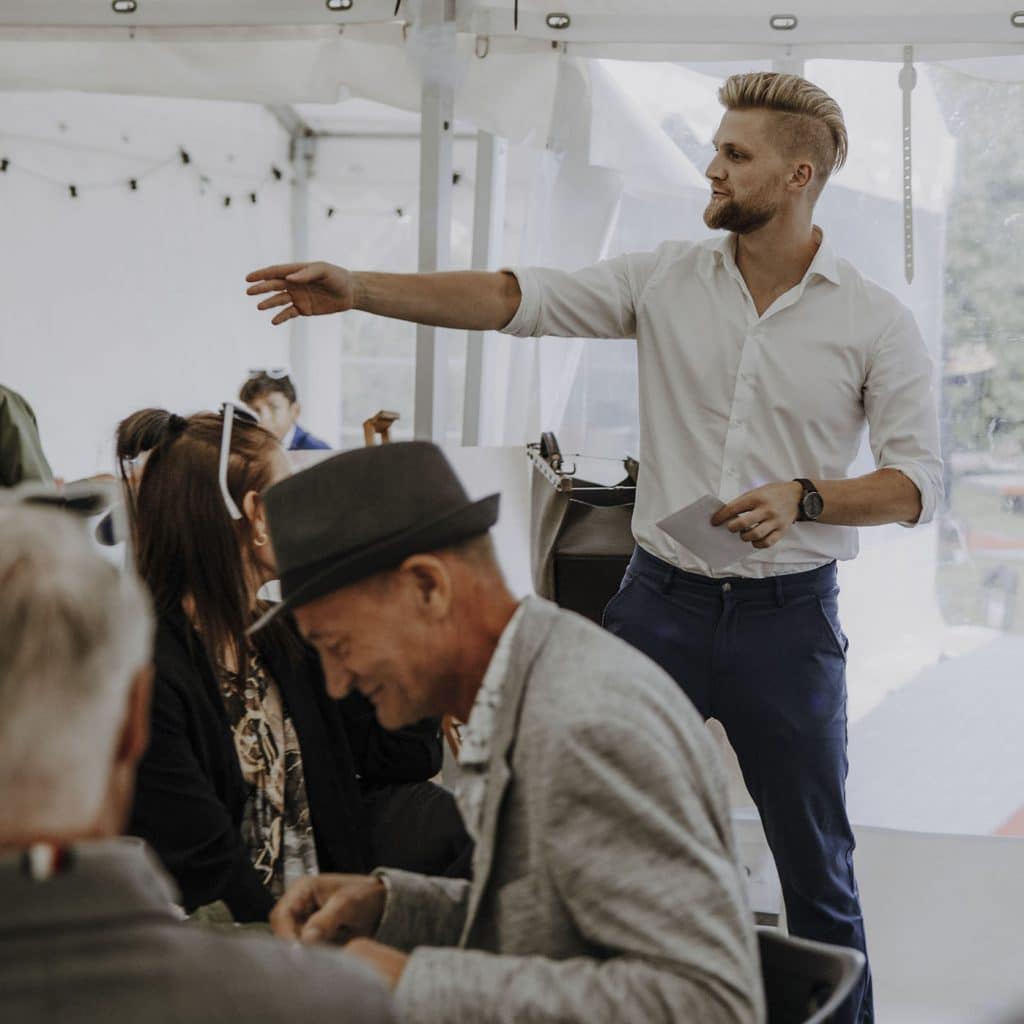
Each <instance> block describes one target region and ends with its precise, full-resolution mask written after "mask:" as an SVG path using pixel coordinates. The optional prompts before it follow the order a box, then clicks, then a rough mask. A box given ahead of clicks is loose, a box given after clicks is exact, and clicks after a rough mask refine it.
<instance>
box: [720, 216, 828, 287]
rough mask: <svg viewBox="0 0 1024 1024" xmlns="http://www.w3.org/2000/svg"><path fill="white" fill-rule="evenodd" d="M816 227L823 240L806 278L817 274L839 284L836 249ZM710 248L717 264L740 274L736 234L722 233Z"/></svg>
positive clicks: (816, 226) (815, 226)
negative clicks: (737, 261) (737, 264)
mask: <svg viewBox="0 0 1024 1024" xmlns="http://www.w3.org/2000/svg"><path fill="white" fill-rule="evenodd" d="M814 229H815V230H816V231H817V232H818V234H819V236H820V237H821V242H820V243H819V244H818V251H817V252H816V253H815V254H814V259H813V260H811V265H810V266H809V267H808V268H807V273H806V274H805V275H804V280H805V281H807V280H809V279H810V278H811V276H812V275H817V276H818V277H823V278H825V280H826V281H831V282H832V284H839V283H840V282H839V261H838V260H837V258H836V254H835V250H834V249H833V248H832V246H831V245H830V244H829V242H828V239H827V238H826V237H825V232H824V231H823V230H822V229H821V228H820V227H818V225H817V224H815V225H814ZM710 248H711V253H712V256H713V259H714V264H715V265H717V266H724V267H726V268H727V269H729V270H730V271H732V272H735V273H736V274H739V268H738V267H737V266H736V235H734V234H733V233H732V232H731V231H730V232H728V233H727V234H725V235H722V237H721V238H716V239H713V240H712V242H711V246H710Z"/></svg>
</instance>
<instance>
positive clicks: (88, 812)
mask: <svg viewBox="0 0 1024 1024" xmlns="http://www.w3.org/2000/svg"><path fill="white" fill-rule="evenodd" d="M152 638H153V617H152V613H151V611H150V602H149V598H148V596H147V594H146V593H145V591H144V589H143V587H142V584H141V583H140V582H139V580H138V578H137V577H136V576H135V575H134V573H128V572H121V571H120V570H118V569H117V568H116V567H115V566H113V565H112V564H110V563H109V562H107V561H105V560H104V559H103V558H102V557H101V556H100V555H99V553H98V552H97V551H96V550H95V548H94V547H93V545H92V543H91V542H90V540H89V537H88V535H87V533H86V529H85V526H84V525H83V524H82V523H81V522H80V521H78V520H76V519H75V518H73V517H72V516H71V515H69V514H67V513H65V512H57V511H53V510H47V509H40V508H30V507H18V508H12V509H0V709H2V710H0V833H2V832H4V831H11V830H15V831H16V832H17V833H19V834H24V833H26V832H29V833H31V832H32V831H35V832H38V833H39V834H57V835H59V834H62V833H65V834H66V833H71V832H74V831H76V830H81V829H88V828H89V827H91V826H92V825H93V823H94V822H95V820H96V818H97V816H98V814H99V813H100V810H101V808H102V804H103V800H104V797H105V795H106V790H107V784H108V780H109V772H110V768H111V766H112V763H113V757H114V747H115V744H116V742H117V740H118V737H119V735H120V730H121V727H122V725H123V724H124V722H125V719H126V714H127V699H128V694H129V691H130V687H131V681H132V679H133V678H134V677H135V675H136V674H137V673H138V671H139V670H140V669H141V668H143V667H144V666H146V665H147V664H148V663H149V661H150V656H151V650H152Z"/></svg>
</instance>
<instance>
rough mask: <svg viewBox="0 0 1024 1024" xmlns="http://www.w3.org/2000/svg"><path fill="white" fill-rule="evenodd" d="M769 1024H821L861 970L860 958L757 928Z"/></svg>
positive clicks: (857, 954)
mask: <svg viewBox="0 0 1024 1024" xmlns="http://www.w3.org/2000/svg"><path fill="white" fill-rule="evenodd" d="M757 938H758V945H759V946H760V951H761V976H762V978H763V979H764V992H765V1005H766V1006H767V1009H768V1024H826V1022H827V1021H830V1020H832V1017H833V1015H834V1014H835V1012H836V1010H837V1009H838V1008H839V1006H840V1005H841V1004H842V1002H843V1000H844V999H846V997H847V996H848V995H849V994H850V991H851V989H852V988H853V986H854V984H855V982H856V981H857V979H858V978H859V977H860V974H861V972H862V971H863V970H864V955H863V954H862V953H860V952H859V951H858V950H855V949H847V948H845V947H844V946H831V945H829V944H827V943H824V942H812V941H810V940H809V939H798V938H796V937H795V936H792V935H785V934H783V933H782V932H780V931H778V929H776V928H758V929H757Z"/></svg>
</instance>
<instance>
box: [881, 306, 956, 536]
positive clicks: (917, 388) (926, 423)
mask: <svg viewBox="0 0 1024 1024" xmlns="http://www.w3.org/2000/svg"><path fill="white" fill-rule="evenodd" d="M864 411H865V414H866V416H867V421H868V433H869V439H870V443H871V451H872V453H873V455H874V457H875V465H876V466H877V467H878V468H879V469H897V470H899V471H900V472H901V473H902V474H903V475H904V476H906V477H907V478H908V479H909V480H910V481H911V482H912V483H913V484H914V486H915V487H917V489H918V491H919V492H920V495H921V514H920V516H919V517H918V518H917V520H915V521H914V522H905V523H901V524H900V525H901V526H920V525H923V524H924V523H928V522H930V521H931V520H932V518H933V517H934V515H935V510H936V508H938V506H939V504H940V502H941V501H942V496H943V483H942V457H941V454H940V451H941V448H940V442H939V416H938V402H937V398H936V389H935V370H934V366H933V364H932V360H931V358H930V357H929V355H928V350H927V349H926V347H925V344H924V340H923V339H922V337H921V332H920V331H919V330H918V329H917V324H916V323H915V322H914V317H913V315H912V314H911V312H910V311H909V310H908V309H903V310H901V312H900V314H899V316H897V318H896V320H895V321H894V322H893V323H892V325H891V326H890V327H889V329H888V330H887V331H885V332H884V334H883V335H882V336H881V337H880V338H879V341H878V345H877V346H876V348H875V351H874V354H873V357H872V359H871V364H870V366H869V367H868V375H867V382H866V384H865V387H864Z"/></svg>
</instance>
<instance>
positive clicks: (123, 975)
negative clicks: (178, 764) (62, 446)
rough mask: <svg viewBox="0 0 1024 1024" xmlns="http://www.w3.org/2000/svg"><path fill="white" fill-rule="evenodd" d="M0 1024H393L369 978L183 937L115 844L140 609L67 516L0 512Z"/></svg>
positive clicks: (144, 866) (310, 955)
mask: <svg viewBox="0 0 1024 1024" xmlns="http://www.w3.org/2000/svg"><path fill="white" fill-rule="evenodd" d="M0 537H2V538H3V541H2V543H0V707H2V708H3V715H2V716H0V993H2V995H0V1019H2V1020H3V1021H5V1022H9V1024H22V1022H25V1024H27V1022H31V1024H50V1022H53V1024H58V1022H59V1024H70V1022H74V1024H92V1022H95V1024H100V1022H103V1024H118V1022H121V1021H125V1022H132V1024H135V1022H138V1021H145V1022H146V1024H181V1022H182V1021H189V1022H195V1024H200V1022H207V1024H212V1022H215V1021H217V1022H220V1021H245V1022H246V1024H285V1022H291V1021H301V1022H302V1024H342V1022H344V1021H350V1022H353V1024H355V1022H358V1024H393V1021H394V1017H393V1014H392V1007H391V999H390V997H389V995H388V993H387V990H386V989H385V988H384V986H383V985H381V984H380V982H379V980H378V979H377V978H376V977H375V976H374V975H373V974H372V973H371V972H370V971H369V970H367V969H366V967H365V966H364V965H363V964H360V963H357V962H356V961H355V960H354V959H353V958H351V957H346V956H344V955H339V954H338V953H337V952H334V951H327V950H313V949H302V948H301V947H298V946H295V945H291V944H285V943H283V942H280V941H278V940H276V939H273V938H271V937H270V936H269V935H265V936H243V937H236V936H228V935H224V934H218V933H216V932H212V931H206V930H204V929H203V928H201V927H198V926H193V925H187V924H185V922H184V921H183V920H182V917H183V915H182V914H181V912H180V911H179V910H178V909H177V908H176V907H175V906H174V899H175V892H174V887H173V883H172V882H171V881H170V879H169V878H168V877H167V876H166V875H165V874H164V872H163V871H162V870H161V868H160V866H159V863H158V861H157V859H156V857H155V856H154V855H153V854H151V853H150V851H149V850H148V849H147V847H146V846H145V845H144V844H143V843H142V842H141V841H140V840H137V839H118V838H117V835H118V833H119V832H120V830H121V829H122V828H123V826H124V823H125V821H126V819H127V814H128V809H129V808H130V807H131V802H132V789H133V785H134V780H135V765H136V762H137V761H138V759H139V757H140V755H141V754H142V751H143V749H144V748H145V745H146V741H147V738H148V735H149V688H150V669H149V660H150V642H151V634H152V621H151V616H150V613H149V611H148V606H149V602H148V600H147V598H146V595H145V594H144V592H143V590H142V586H141V585H140V583H139V582H138V580H137V579H136V578H135V577H134V575H132V574H128V573H125V574H122V573H120V572H119V571H118V570H117V569H116V568H115V567H114V566H112V565H111V564H110V563H109V562H107V561H105V560H104V559H102V558H101V557H100V556H99V555H98V554H97V553H96V552H95V550H93V548H92V546H91V544H90V541H89V540H88V538H87V536H86V532H85V528H84V526H83V524H81V523H79V522H76V521H75V520H74V519H73V518H72V517H71V515H70V514H69V513H67V512H56V511H52V510H42V509H38V508H27V507H20V508H13V509H12V508H9V507H0Z"/></svg>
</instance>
